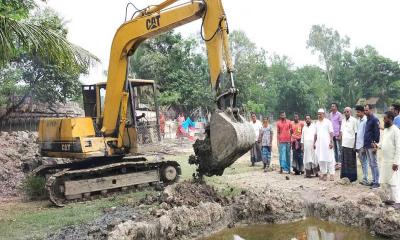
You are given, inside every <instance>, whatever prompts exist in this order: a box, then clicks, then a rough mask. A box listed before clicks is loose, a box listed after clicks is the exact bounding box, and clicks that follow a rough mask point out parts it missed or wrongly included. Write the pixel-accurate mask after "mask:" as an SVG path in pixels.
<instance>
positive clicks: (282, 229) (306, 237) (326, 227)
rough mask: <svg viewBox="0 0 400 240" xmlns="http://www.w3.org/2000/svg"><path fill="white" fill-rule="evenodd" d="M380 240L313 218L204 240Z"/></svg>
mask: <svg viewBox="0 0 400 240" xmlns="http://www.w3.org/2000/svg"><path fill="white" fill-rule="evenodd" d="M242 239H246V240H261V239H262V240H294V239H296V240H381V239H382V238H378V237H375V236H372V235H371V234H369V232H367V231H366V230H363V229H358V228H352V227H347V226H345V225H341V224H334V223H329V222H325V221H321V220H317V219H314V218H309V219H306V220H303V221H299V222H295V223H289V224H269V225H251V226H245V227H237V228H231V229H226V230H223V231H221V232H219V233H216V234H214V235H212V236H210V237H209V238H206V239H204V240H242Z"/></svg>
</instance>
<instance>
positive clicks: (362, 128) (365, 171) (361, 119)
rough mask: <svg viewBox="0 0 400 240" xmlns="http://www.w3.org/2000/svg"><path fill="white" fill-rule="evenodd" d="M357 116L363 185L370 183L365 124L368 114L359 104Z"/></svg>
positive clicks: (357, 140) (358, 150) (357, 137)
mask: <svg viewBox="0 0 400 240" xmlns="http://www.w3.org/2000/svg"><path fill="white" fill-rule="evenodd" d="M356 111H357V117H358V128H357V134H356V152H357V153H358V158H359V159H360V162H361V167H362V172H363V180H362V181H361V182H360V184H361V185H365V186H367V185H369V182H368V161H367V155H366V151H365V148H364V133H365V125H366V124H367V116H365V114H364V107H363V106H360V105H357V106H356Z"/></svg>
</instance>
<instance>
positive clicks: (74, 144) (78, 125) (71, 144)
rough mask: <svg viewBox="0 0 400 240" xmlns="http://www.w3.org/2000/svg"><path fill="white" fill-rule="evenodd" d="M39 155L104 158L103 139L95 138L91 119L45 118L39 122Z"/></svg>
mask: <svg viewBox="0 0 400 240" xmlns="http://www.w3.org/2000/svg"><path fill="white" fill-rule="evenodd" d="M39 145H40V150H41V154H42V155H43V156H48V157H68V158H78V159H85V158H90V157H98V156H104V155H105V154H106V152H107V151H106V147H105V143H104V138H103V137H95V131H94V127H93V120H92V119H91V118H87V117H82V118H45V119H41V120H40V122H39Z"/></svg>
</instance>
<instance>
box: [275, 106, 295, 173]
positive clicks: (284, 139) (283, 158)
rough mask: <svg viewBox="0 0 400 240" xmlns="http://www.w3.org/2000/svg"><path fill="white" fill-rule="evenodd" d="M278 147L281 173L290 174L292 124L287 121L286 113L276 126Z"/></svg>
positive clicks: (283, 113) (282, 114)
mask: <svg viewBox="0 0 400 240" xmlns="http://www.w3.org/2000/svg"><path fill="white" fill-rule="evenodd" d="M276 128H277V133H278V134H277V137H278V139H277V140H278V147H279V164H280V166H281V170H280V172H281V173H283V172H285V173H289V174H290V135H291V134H290V131H291V128H292V124H291V122H290V121H289V120H287V119H286V113H285V112H281V113H280V119H279V120H278V122H277V124H276Z"/></svg>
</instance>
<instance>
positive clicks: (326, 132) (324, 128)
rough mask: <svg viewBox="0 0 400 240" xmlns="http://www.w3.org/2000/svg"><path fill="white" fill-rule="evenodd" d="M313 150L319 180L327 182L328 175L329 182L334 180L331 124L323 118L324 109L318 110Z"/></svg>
mask: <svg viewBox="0 0 400 240" xmlns="http://www.w3.org/2000/svg"><path fill="white" fill-rule="evenodd" d="M315 129H316V133H315V138H314V148H315V157H316V158H317V160H318V163H319V167H320V170H321V176H320V177H321V179H322V180H324V181H327V179H328V174H330V180H331V181H333V180H334V174H335V154H334V152H333V126H332V122H331V121H329V120H328V119H326V118H325V111H324V109H322V108H320V109H319V110H318V120H317V122H316V123H315Z"/></svg>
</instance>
